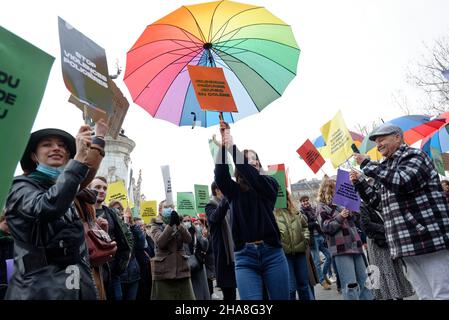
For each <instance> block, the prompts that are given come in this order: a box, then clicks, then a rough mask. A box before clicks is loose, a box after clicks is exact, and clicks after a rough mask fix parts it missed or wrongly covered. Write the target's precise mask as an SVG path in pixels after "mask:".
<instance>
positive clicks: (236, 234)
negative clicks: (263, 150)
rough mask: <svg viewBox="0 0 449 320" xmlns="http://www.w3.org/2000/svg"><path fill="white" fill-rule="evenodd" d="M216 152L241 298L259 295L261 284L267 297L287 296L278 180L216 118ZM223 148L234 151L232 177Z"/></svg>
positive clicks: (216, 166) (257, 296)
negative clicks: (278, 219)
mask: <svg viewBox="0 0 449 320" xmlns="http://www.w3.org/2000/svg"><path fill="white" fill-rule="evenodd" d="M220 132H221V137H222V149H221V153H220V152H219V153H218V157H219V159H216V165H215V182H216V183H217V185H218V188H219V189H220V190H221V191H222V193H223V195H224V196H225V197H226V198H227V199H228V200H229V204H230V207H231V221H232V235H233V240H234V247H235V273H236V279H237V288H238V290H239V294H240V298H241V299H242V300H262V298H263V285H265V286H266V288H267V291H268V296H269V299H272V300H288V299H289V279H288V265H287V260H286V258H285V254H284V252H283V250H282V244H281V240H280V232H279V228H278V226H277V223H276V219H275V218H274V215H273V211H274V204H275V202H276V197H277V193H278V187H279V185H278V183H277V182H276V180H275V179H273V178H272V177H270V176H268V175H264V174H263V171H262V167H261V164H260V161H259V157H258V156H257V153H256V152H254V151H252V150H244V151H243V153H241V152H240V151H239V150H238V149H237V147H236V146H235V145H234V143H233V139H232V136H231V134H230V129H229V125H228V124H227V123H226V122H224V121H223V120H221V121H220ZM225 148H227V149H228V150H230V151H231V153H232V154H233V158H234V162H235V165H236V170H235V177H236V181H234V180H232V179H231V175H230V174H229V168H228V165H227V164H226V163H225V162H224V161H222V159H221V157H222V156H224V155H225Z"/></svg>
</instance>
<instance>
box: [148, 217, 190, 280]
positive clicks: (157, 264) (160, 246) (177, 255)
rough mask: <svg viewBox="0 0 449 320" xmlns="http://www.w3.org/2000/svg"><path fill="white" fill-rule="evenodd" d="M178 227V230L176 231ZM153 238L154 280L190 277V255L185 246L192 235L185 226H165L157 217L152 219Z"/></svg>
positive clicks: (152, 267) (152, 264)
mask: <svg viewBox="0 0 449 320" xmlns="http://www.w3.org/2000/svg"><path fill="white" fill-rule="evenodd" d="M175 228H176V231H175ZM150 235H151V238H152V239H153V241H154V244H155V254H156V255H155V256H154V258H152V259H151V272H152V274H153V280H167V279H182V278H188V277H190V268H189V264H188V262H187V260H188V258H189V256H188V255H187V254H186V252H185V251H184V248H183V244H184V243H190V242H191V241H192V237H191V235H190V233H189V232H188V231H187V230H186V229H185V228H184V226H182V225H179V226H173V227H170V226H169V225H165V227H164V226H163V223H162V220H161V219H160V218H159V217H157V218H155V219H153V220H152V221H151V229H150Z"/></svg>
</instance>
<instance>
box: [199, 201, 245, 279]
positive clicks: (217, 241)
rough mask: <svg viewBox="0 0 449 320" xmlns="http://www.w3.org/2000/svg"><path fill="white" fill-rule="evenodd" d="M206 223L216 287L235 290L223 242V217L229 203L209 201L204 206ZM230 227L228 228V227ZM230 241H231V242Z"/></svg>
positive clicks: (233, 274) (232, 264) (230, 265)
mask: <svg viewBox="0 0 449 320" xmlns="http://www.w3.org/2000/svg"><path fill="white" fill-rule="evenodd" d="M205 210H206V216H207V222H208V223H209V232H210V237H211V239H212V247H213V250H214V257H215V277H216V279H217V287H219V288H236V287H237V285H236V281H235V266H234V263H233V262H232V261H231V262H230V263H228V259H227V256H226V249H225V245H224V242H223V228H222V225H223V223H226V220H225V216H226V214H229V213H228V210H229V203H228V201H227V200H226V199H223V200H222V201H221V202H220V203H219V204H218V205H217V202H215V201H211V202H209V203H208V204H207V205H206V208H205ZM228 227H230V226H228ZM231 241H232V240H231Z"/></svg>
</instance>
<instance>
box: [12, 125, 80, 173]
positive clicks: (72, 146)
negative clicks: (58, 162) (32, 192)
mask: <svg viewBox="0 0 449 320" xmlns="http://www.w3.org/2000/svg"><path fill="white" fill-rule="evenodd" d="M49 136H56V137H58V138H61V139H62V140H63V141H64V143H65V144H66V146H67V149H68V150H69V152H70V155H69V159H72V158H73V157H74V156H75V153H76V142H75V138H74V137H73V136H72V135H71V134H70V133H67V132H65V131H64V130H60V129H53V128H51V129H42V130H38V131H36V132H33V133H32V134H31V136H30V140H28V144H27V147H26V149H25V152H24V153H23V156H22V159H21V160H20V165H21V166H22V170H23V171H24V172H32V171H34V170H36V163H35V162H34V161H33V159H31V153H33V152H35V151H36V148H37V144H38V143H39V141H41V140H42V139H43V138H45V137H49Z"/></svg>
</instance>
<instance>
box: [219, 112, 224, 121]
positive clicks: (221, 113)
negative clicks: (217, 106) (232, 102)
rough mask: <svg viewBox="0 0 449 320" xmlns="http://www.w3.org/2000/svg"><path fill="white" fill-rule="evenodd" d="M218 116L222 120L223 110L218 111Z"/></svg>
mask: <svg viewBox="0 0 449 320" xmlns="http://www.w3.org/2000/svg"><path fill="white" fill-rule="evenodd" d="M218 118H219V119H220V120H221V121H223V112H221V111H220V113H219V114H218Z"/></svg>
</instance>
